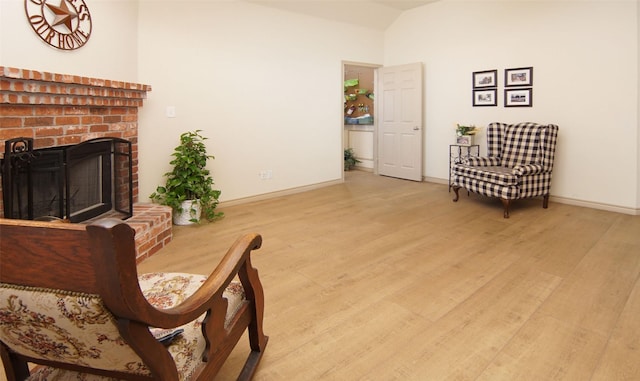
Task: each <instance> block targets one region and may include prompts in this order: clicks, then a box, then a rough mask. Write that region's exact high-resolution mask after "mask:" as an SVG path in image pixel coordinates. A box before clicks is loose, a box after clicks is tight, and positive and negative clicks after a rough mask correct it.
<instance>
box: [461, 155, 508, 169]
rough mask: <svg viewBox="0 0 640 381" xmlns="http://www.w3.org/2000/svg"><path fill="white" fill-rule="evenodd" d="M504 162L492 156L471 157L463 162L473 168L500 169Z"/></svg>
mask: <svg viewBox="0 0 640 381" xmlns="http://www.w3.org/2000/svg"><path fill="white" fill-rule="evenodd" d="M501 163H502V160H500V158H498V157H492V156H470V157H468V158H466V159H465V160H463V164H466V165H470V166H473V167H499V166H500V165H501Z"/></svg>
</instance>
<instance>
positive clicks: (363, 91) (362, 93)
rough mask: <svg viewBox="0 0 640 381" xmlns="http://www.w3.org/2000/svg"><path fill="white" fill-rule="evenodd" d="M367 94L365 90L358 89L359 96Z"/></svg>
mask: <svg viewBox="0 0 640 381" xmlns="http://www.w3.org/2000/svg"><path fill="white" fill-rule="evenodd" d="M368 92H369V90H367V89H358V94H360V95H364V94H367V93H368Z"/></svg>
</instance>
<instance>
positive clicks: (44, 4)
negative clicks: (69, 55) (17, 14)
mask: <svg viewBox="0 0 640 381" xmlns="http://www.w3.org/2000/svg"><path fill="white" fill-rule="evenodd" d="M24 9H25V12H26V13H27V19H28V21H29V24H30V25H31V27H32V28H33V30H34V31H35V32H36V34H37V35H38V36H39V37H40V38H41V39H42V40H43V41H44V42H46V43H47V44H49V45H51V46H53V47H54V48H56V49H60V50H75V49H79V48H81V47H83V46H84V45H85V44H86V43H87V41H89V37H90V36H91V14H90V13H89V7H87V4H86V3H85V2H84V0H25V1H24Z"/></svg>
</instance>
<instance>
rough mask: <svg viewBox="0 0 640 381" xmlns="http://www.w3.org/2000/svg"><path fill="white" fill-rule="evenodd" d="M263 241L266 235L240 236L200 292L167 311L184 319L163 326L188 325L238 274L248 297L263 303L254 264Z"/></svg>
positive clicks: (218, 296)
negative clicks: (254, 251) (254, 256)
mask: <svg viewBox="0 0 640 381" xmlns="http://www.w3.org/2000/svg"><path fill="white" fill-rule="evenodd" d="M261 244H262V237H261V236H260V235H259V234H255V233H252V234H246V235H244V236H242V237H240V238H238V239H237V240H236V242H235V243H234V244H233V245H232V246H231V247H230V248H229V250H228V251H227V253H226V254H225V256H224V257H223V258H222V260H221V261H220V263H218V266H216V268H215V269H214V270H213V272H211V274H209V276H208V277H207V280H206V281H205V282H204V283H203V284H202V285H201V286H200V288H199V289H198V290H196V292H194V293H193V294H192V295H191V296H190V297H189V298H187V299H185V300H184V301H183V302H182V303H180V304H179V305H177V306H175V307H173V308H170V309H166V310H163V312H164V313H169V314H171V315H176V316H180V319H179V320H182V321H180V322H176V321H172V322H170V323H169V326H167V327H162V328H171V326H175V325H176V324H184V323H186V322H188V321H190V320H194V319H195V318H196V317H197V316H199V315H201V314H202V313H203V312H206V311H207V310H208V309H209V308H211V307H212V305H213V304H214V303H215V302H216V300H218V299H220V298H222V293H223V292H224V290H225V289H226V287H227V286H228V285H229V283H231V281H232V280H233V278H235V277H236V275H237V276H238V277H239V278H240V281H241V283H242V286H243V288H244V291H245V295H246V297H247V299H249V300H255V299H258V300H255V301H256V302H258V303H263V300H262V298H263V297H264V296H263V290H262V285H261V284H260V280H259V279H258V274H257V270H256V269H255V268H253V267H252V266H251V251H252V250H255V249H259V248H260V246H261ZM184 318H186V319H184ZM171 320H173V319H171Z"/></svg>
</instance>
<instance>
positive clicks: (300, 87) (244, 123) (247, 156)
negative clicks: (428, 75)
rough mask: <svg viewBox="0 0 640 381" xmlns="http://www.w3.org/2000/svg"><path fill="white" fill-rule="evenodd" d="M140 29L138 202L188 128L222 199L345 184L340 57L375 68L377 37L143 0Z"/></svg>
mask: <svg viewBox="0 0 640 381" xmlns="http://www.w3.org/2000/svg"><path fill="white" fill-rule="evenodd" d="M139 26H140V30H139V63H140V66H139V67H140V71H139V80H140V81H141V82H143V83H149V84H151V85H152V86H153V91H152V92H151V93H150V97H149V99H148V100H147V102H146V103H145V106H144V107H143V108H142V109H141V114H140V130H139V132H140V143H139V144H140V155H139V156H140V172H141V175H140V196H141V199H143V197H144V196H146V195H148V194H150V193H151V192H152V191H154V190H155V187H156V186H157V185H158V184H160V183H162V182H163V181H164V179H163V178H162V174H163V173H165V172H166V171H168V170H169V168H170V167H169V161H170V159H171V157H170V156H169V155H170V153H171V152H172V150H173V147H175V145H176V144H177V143H178V136H179V134H180V133H182V132H184V131H187V130H195V129H201V130H203V132H202V133H203V135H205V136H207V137H208V138H209V140H208V144H207V146H208V148H209V152H210V153H211V154H212V155H214V156H215V157H216V158H215V160H213V162H212V164H211V166H210V167H211V169H212V172H213V177H214V181H215V183H216V187H217V189H221V190H222V196H221V200H222V201H230V200H236V199H240V198H244V197H249V196H255V195H260V194H265V193H269V192H275V191H281V190H287V189H291V188H296V187H303V186H308V185H313V184H318V183H323V182H327V181H335V180H341V179H342V167H343V163H342V161H343V159H342V102H343V99H342V96H343V88H342V82H343V80H342V77H341V76H342V60H351V61H363V62H381V61H382V43H383V34H382V32H380V31H374V30H369V29H363V28H359V27H354V26H348V25H346V24H341V23H336V22H330V21H324V20H321V19H317V18H313V17H309V16H303V15H298V14H294V13H290V12H287V11H282V10H277V9H272V8H268V7H263V6H260V5H255V4H248V3H244V2H220V1H214V2H200V1H193V2H184V1H180V2H178V1H165V2H157V1H140V10H139ZM167 106H175V110H176V117H175V118H167V117H166V115H165V111H166V107H167ZM262 170H271V171H272V173H273V178H272V179H269V180H261V179H260V178H259V176H258V173H259V172H260V171H262Z"/></svg>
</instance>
